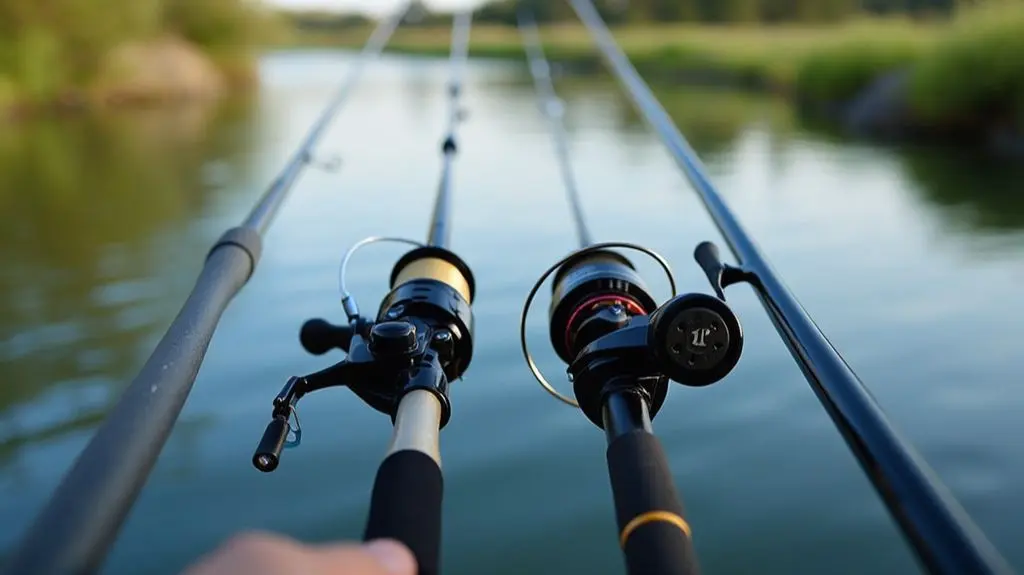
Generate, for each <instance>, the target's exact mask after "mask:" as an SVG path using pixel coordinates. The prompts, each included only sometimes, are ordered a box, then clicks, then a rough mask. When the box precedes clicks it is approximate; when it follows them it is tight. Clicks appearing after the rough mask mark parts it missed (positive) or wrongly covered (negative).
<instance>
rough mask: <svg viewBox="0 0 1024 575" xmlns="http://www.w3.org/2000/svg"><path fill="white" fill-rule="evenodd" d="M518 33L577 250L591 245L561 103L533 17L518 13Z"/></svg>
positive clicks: (591, 241)
mask: <svg viewBox="0 0 1024 575" xmlns="http://www.w3.org/2000/svg"><path fill="white" fill-rule="evenodd" d="M517 17H518V19H519V31H520V33H521V35H522V37H523V47H524V48H525V49H526V57H527V61H528V62H529V68H530V74H531V75H532V76H533V82H534V85H535V87H536V90H537V100H538V104H539V105H540V109H541V112H542V113H543V114H544V117H545V118H547V120H548V126H549V128H550V131H551V137H552V139H553V140H554V144H555V154H556V157H557V158H558V167H559V170H560V171H561V174H562V184H563V186H564V187H565V193H566V197H567V199H568V201H569V207H570V208H571V209H572V214H573V219H574V220H575V221H576V236H577V237H578V238H579V244H580V247H581V248H585V247H587V246H588V245H590V244H591V243H593V239H592V236H591V235H590V230H589V229H587V222H586V220H585V219H584V217H583V209H582V208H581V207H580V203H581V202H580V193H579V188H578V186H577V185H576V176H575V174H574V173H573V169H572V161H571V160H570V159H569V144H568V137H567V136H566V134H565V124H564V123H563V120H564V118H565V103H564V102H563V101H562V99H561V98H559V97H558V94H556V93H555V86H554V84H553V83H552V81H551V66H550V65H549V64H548V61H547V58H546V57H545V56H544V48H543V46H542V45H541V40H540V31H539V30H538V29H537V23H536V22H535V21H534V19H533V16H532V15H531V14H530V13H529V12H527V11H525V10H519V12H518V14H517Z"/></svg>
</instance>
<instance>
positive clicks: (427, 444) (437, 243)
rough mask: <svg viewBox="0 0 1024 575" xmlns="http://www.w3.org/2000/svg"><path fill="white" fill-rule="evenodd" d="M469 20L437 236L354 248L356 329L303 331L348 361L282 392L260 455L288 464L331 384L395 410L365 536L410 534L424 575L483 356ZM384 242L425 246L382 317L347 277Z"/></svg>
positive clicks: (435, 557)
mask: <svg viewBox="0 0 1024 575" xmlns="http://www.w3.org/2000/svg"><path fill="white" fill-rule="evenodd" d="M470 27H471V12H468V11H467V12H461V13H459V14H458V15H456V17H455V20H454V24H453V27H452V45H451V70H452V76H451V83H450V84H449V86H448V94H449V97H450V108H451V110H450V115H449V119H450V121H449V125H448V132H447V134H446V135H445V137H444V141H443V143H442V145H441V151H442V154H443V168H442V174H441V185H440V186H439V189H438V193H437V201H436V203H435V207H434V213H433V215H432V216H431V224H430V230H429V232H428V234H427V235H428V239H427V243H425V244H421V243H419V242H417V241H414V240H409V239H403V238H390V237H376V236H375V237H370V238H366V239H365V240H362V241H360V242H357V243H356V244H354V245H353V246H352V248H351V249H349V251H348V252H347V253H346V254H345V256H344V258H342V263H341V268H340V273H339V283H340V288H341V292H342V307H343V309H344V311H345V315H346V316H347V324H345V325H333V324H331V323H329V322H327V321H326V320H323V319H312V320H309V321H307V322H306V323H305V324H303V326H302V329H301V331H300V334H299V339H300V342H301V344H302V346H303V347H304V348H305V350H306V351H307V352H309V353H311V354H314V355H323V354H325V353H327V352H328V351H330V350H333V349H339V350H342V351H344V352H345V354H346V357H345V359H343V360H342V361H340V362H338V363H336V364H335V365H333V366H331V367H328V368H326V369H324V370H321V371H318V372H316V373H312V374H309V375H305V376H301V377H292V378H290V379H289V380H288V382H287V383H286V384H285V386H284V388H283V389H282V390H281V392H280V393H279V394H278V395H277V397H275V398H274V401H273V410H272V414H271V422H270V424H268V425H267V428H266V431H265V432H264V434H263V438H262V439H261V440H260V442H259V444H258V446H257V448H256V451H255V453H254V454H253V458H252V462H253V465H254V466H255V467H256V468H257V469H259V470H260V471H263V472H268V473H269V472H272V471H274V470H275V469H276V468H277V466H278V465H279V463H280V459H281V455H282V453H283V451H284V449H286V448H288V447H296V446H298V445H299V443H300V441H301V436H302V429H301V427H300V424H299V421H298V414H297V411H296V405H297V404H298V402H299V400H300V399H302V397H304V396H305V395H307V394H309V393H312V392H314V391H317V390H320V389H325V388H328V387H338V386H346V387H348V388H349V389H351V390H352V392H353V393H355V394H356V396H357V397H359V398H360V399H362V400H363V401H364V402H366V404H367V405H369V406H370V407H372V408H373V409H376V410H377V411H380V412H382V413H385V414H387V415H389V416H390V417H391V420H392V423H393V424H394V433H393V435H392V438H391V443H390V445H389V446H388V450H387V454H386V455H385V457H384V460H383V461H382V463H381V464H380V468H379V469H378V471H377V476H376V478H375V480H374V486H373V493H372V495H371V499H370V513H369V518H368V520H367V524H366V529H365V531H364V533H363V539H364V541H369V540H373V539H380V538H391V539H397V540H398V541H401V542H402V543H404V544H405V545H407V546H408V547H409V549H411V550H412V552H413V555H415V557H416V561H417V564H418V565H419V573H420V575H436V574H437V573H438V572H439V568H440V553H441V499H442V494H443V477H442V473H441V455H440V448H439V435H440V430H441V429H443V428H444V427H445V425H447V424H448V420H449V418H450V417H451V411H452V408H451V402H450V400H449V397H448V392H449V387H450V384H451V382H454V381H455V380H457V379H459V378H461V377H462V376H463V374H464V373H465V371H466V369H467V368H468V367H469V363H470V359H471V357H472V355H473V315H472V308H471V304H472V302H473V297H474V293H475V283H474V279H473V274H472V272H471V271H470V268H469V266H468V265H467V264H466V263H465V262H464V261H463V260H462V259H461V258H459V256H457V255H456V254H455V253H453V252H451V251H450V250H449V249H448V246H449V235H450V234H449V225H448V222H449V220H450V218H451V209H452V208H451V173H450V170H451V164H452V160H453V158H454V156H455V153H456V151H457V148H458V146H457V144H456V131H457V127H458V125H459V123H460V121H461V118H462V117H463V114H462V110H461V108H460V107H459V97H460V95H461V92H462V84H461V72H462V69H463V67H464V66H465V63H466V60H467V53H468V41H469V31H470ZM377 242H397V243H404V244H410V245H413V246H414V248H413V249H412V250H411V251H409V252H408V253H406V254H405V255H403V256H402V257H401V258H400V259H399V260H398V262H397V263H396V264H395V267H394V268H393V270H392V272H391V280H390V286H391V291H390V292H389V293H388V294H387V295H386V296H385V297H384V300H383V301H382V302H381V304H380V307H379V308H378V310H377V313H376V315H375V316H374V318H372V319H371V318H367V317H363V316H360V314H359V308H358V306H357V305H356V302H355V298H354V296H353V295H352V294H351V293H350V292H349V291H348V290H347V288H346V286H345V275H346V272H347V267H348V262H349V260H350V259H351V258H352V256H353V254H355V252H356V251H358V250H359V249H360V248H362V247H364V246H367V245H369V244H372V243H377ZM292 420H294V421H295V424H294V425H292Z"/></svg>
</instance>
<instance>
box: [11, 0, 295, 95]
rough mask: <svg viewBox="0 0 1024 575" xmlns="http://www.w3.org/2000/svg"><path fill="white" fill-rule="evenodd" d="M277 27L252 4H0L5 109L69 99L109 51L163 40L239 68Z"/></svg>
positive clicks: (168, 0) (185, 0)
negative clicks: (179, 41) (242, 57)
mask: <svg viewBox="0 0 1024 575" xmlns="http://www.w3.org/2000/svg"><path fill="white" fill-rule="evenodd" d="M274 23H275V19H274V18H273V17H272V16H271V14H270V13H269V12H267V11H266V10H265V9H263V8H262V7H261V6H260V5H258V4H253V3H252V2H249V1H247V0H131V1H128V2H125V1H122V0H45V1H43V0H0V106H2V105H3V104H4V103H5V101H6V102H7V103H11V102H14V101H17V100H21V101H28V102H48V101H53V100H55V99H59V98H62V97H63V98H68V97H69V96H68V94H69V93H71V92H74V91H75V90H76V89H82V88H85V87H87V86H88V84H89V82H90V81H91V80H93V78H94V77H95V75H96V74H97V73H98V71H99V70H100V68H101V67H102V65H103V61H104V58H105V57H106V55H107V54H109V53H110V51H111V50H113V49H115V48H116V47H118V46H121V45H123V44H125V43H128V42H133V41H146V40H148V39H152V38H156V37H159V36H161V35H166V34H173V35H177V36H180V37H182V38H184V39H186V40H188V41H189V42H191V43H193V44H194V45H197V46H199V47H201V48H202V49H204V50H205V51H207V52H212V53H213V55H214V57H215V61H217V62H218V63H220V62H221V60H220V59H219V58H218V57H219V56H221V55H223V56H224V59H223V62H224V63H230V64H232V65H235V64H237V63H238V61H239V57H238V55H239V54H240V53H245V52H247V51H249V50H251V49H252V48H254V47H255V46H256V44H257V43H258V42H260V41H261V40H263V39H264V38H266V37H267V35H268V34H270V33H271V32H272V30H273V29H274Z"/></svg>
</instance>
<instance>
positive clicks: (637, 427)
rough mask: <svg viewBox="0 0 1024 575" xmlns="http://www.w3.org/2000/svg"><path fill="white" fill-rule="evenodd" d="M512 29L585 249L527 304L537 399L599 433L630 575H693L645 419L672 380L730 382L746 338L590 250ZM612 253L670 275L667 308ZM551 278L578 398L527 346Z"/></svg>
mask: <svg viewBox="0 0 1024 575" xmlns="http://www.w3.org/2000/svg"><path fill="white" fill-rule="evenodd" d="M519 28H520V31H521V32H522V37H523V47H524V48H525V52H526V55H527V59H528V62H529V67H530V70H531V72H532V74H533V77H534V83H535V84H536V87H537V96H538V100H539V102H540V104H541V110H542V112H543V113H544V114H545V116H547V118H548V119H549V125H550V128H551V133H552V136H553V137H554V139H555V141H556V148H557V150H558V161H559V164H560V165H561V169H562V174H563V183H564V185H565V188H566V193H567V198H568V200H569V203H570V205H571V207H572V210H573V213H574V215H575V219H576V228H577V235H578V236H579V240H580V249H578V250H577V251H575V252H573V253H571V254H569V255H568V256H566V257H565V258H563V259H562V260H560V261H559V262H557V263H556V264H555V265H553V266H551V267H550V268H549V269H548V270H547V271H546V272H545V273H544V274H543V275H542V276H541V278H540V279H539V280H537V282H536V283H535V284H534V286H533V288H532V289H531V290H530V294H529V295H528V296H527V299H526V303H525V305H524V306H523V313H522V317H521V321H520V325H519V338H520V344H521V346H522V351H523V357H524V358H525V359H526V362H527V365H528V366H529V368H530V370H531V372H533V374H534V376H535V377H536V378H537V380H538V381H539V382H540V383H541V385H542V386H543V387H544V389H546V390H547V391H548V392H549V393H551V394H552V395H553V396H554V397H555V398H557V399H559V400H561V401H563V402H565V403H567V404H569V405H572V406H574V407H578V408H581V409H582V410H583V412H584V414H585V415H587V417H589V418H590V419H591V421H593V422H594V423H595V424H596V425H597V426H598V427H601V428H603V429H604V430H605V432H606V438H607V441H608V450H607V458H608V471H609V475H610V478H611V483H612V495H613V498H614V500H615V510H616V520H617V522H618V525H619V532H620V537H619V539H620V545H621V546H622V548H623V550H624V552H625V555H626V564H627V568H628V570H629V573H630V574H631V575H639V574H647V573H650V574H669V575H672V574H683V573H685V574H696V573H698V572H699V571H698V566H697V560H696V555H695V554H694V551H693V543H692V541H691V539H690V525H689V523H688V522H687V521H686V519H685V518H684V511H683V505H682V500H681V499H680V497H679V495H678V493H677V492H676V489H675V485H674V484H673V481H672V474H671V471H670V468H669V465H668V460H667V458H666V457H665V453H664V451H663V450H662V448H661V445H660V443H659V441H658V438H657V437H656V436H655V435H654V433H653V432H652V430H651V419H653V417H654V415H655V414H657V412H658V410H659V409H660V408H661V406H662V404H663V403H664V400H665V395H666V393H667V392H668V379H669V377H670V376H671V377H672V379H673V380H675V381H681V382H688V383H690V384H698V383H699V384H700V385H707V384H710V383H713V382H714V381H717V380H718V379H721V378H722V377H725V375H726V374H727V373H728V372H729V371H730V370H731V369H732V367H733V366H735V365H736V362H737V361H738V360H739V355H740V351H741V349H742V345H743V339H742V331H741V329H740V326H739V323H738V321H737V320H736V317H735V316H734V315H733V314H732V312H731V311H730V310H729V309H728V307H727V306H725V305H724V303H721V302H719V300H716V299H714V298H712V297H710V296H705V295H702V294H690V295H686V296H681V297H676V279H675V276H674V275H673V274H672V270H671V268H670V267H669V265H668V262H666V261H665V259H664V258H662V257H661V256H660V255H658V254H657V253H655V252H654V251H652V250H649V249H647V248H644V247H642V246H638V245H635V244H629V243H621V242H610V243H600V244H594V243H593V241H592V240H591V239H590V238H591V236H590V233H589V231H588V230H587V228H586V223H585V222H584V221H583V216H582V209H581V208H580V199H579V191H578V189H577V187H576V185H575V180H574V178H572V172H571V166H570V160H569V154H568V147H567V146H566V145H565V133H564V128H563V126H562V123H561V118H562V115H563V113H564V109H565V108H564V105H563V104H562V101H561V100H560V99H559V98H558V96H557V94H556V93H555V89H554V86H553V84H552V81H551V75H550V72H549V71H550V69H551V66H550V65H549V64H548V61H547V59H546V57H545V56H544V50H543V47H542V45H541V38H540V33H539V31H538V29H537V25H536V23H535V22H534V20H533V18H532V16H531V15H530V14H529V13H528V12H527V11H525V10H521V11H520V12H519ZM615 249H626V250H632V251H635V252H639V253H641V254H644V255H647V256H649V257H651V258H653V259H654V260H655V261H656V262H657V263H658V264H659V265H660V266H661V267H662V269H663V270H664V271H665V272H666V274H667V275H668V279H669V283H670V285H671V289H672V296H673V299H671V300H670V301H669V302H667V303H666V304H664V305H662V306H661V307H659V306H658V305H657V303H656V302H655V299H654V297H653V296H652V295H651V294H650V292H649V291H648V289H647V287H646V285H645V284H644V281H643V279H642V278H641V277H640V276H639V274H638V273H637V271H636V268H635V267H634V265H633V263H632V262H631V261H630V260H629V259H628V258H626V257H624V256H622V255H621V254H619V253H618V252H617V251H613V250H615ZM552 275H554V279H553V280H552V298H551V306H550V308H549V309H548V320H549V321H548V323H549V329H550V332H549V336H550V339H551V343H552V346H553V347H554V349H555V351H556V353H557V354H558V356H559V357H560V358H561V359H562V360H563V361H564V362H566V363H567V364H570V368H569V374H570V377H571V379H572V381H573V389H574V391H575V396H576V399H573V398H570V397H567V396H565V395H562V394H561V393H560V392H558V391H557V390H556V389H555V388H554V386H553V385H551V384H550V383H549V382H548V381H547V379H545V377H544V375H543V374H542V373H541V372H540V370H539V368H538V367H537V365H536V363H535V362H534V360H533V356H532V354H531V352H530V350H529V347H528V344H527V340H526V320H527V316H528V315H529V312H530V308H531V306H532V304H533V300H534V298H535V297H536V295H537V292H538V291H539V290H540V288H541V286H542V285H543V284H544V282H545V281H546V280H547V278H548V277H550V276H552ZM634 318H635V321H632V320H633V319H634ZM705 326H706V327H707V329H706V330H705V331H707V332H708V333H701V334H700V337H701V338H702V339H701V343H704V341H705V339H706V342H707V343H708V344H710V345H711V346H712V347H713V349H715V350H716V351H715V352H713V353H710V354H704V353H694V354H687V355H688V357H689V358H690V360H691V361H699V364H697V365H695V364H694V363H688V362H686V361H681V360H682V357H681V356H680V355H679V354H678V353H676V352H675V350H676V349H677V348H681V347H682V346H684V345H686V332H687V331H689V330H691V329H697V330H700V329H702V328H704V327H705ZM712 329H713V330H715V332H714V334H712V333H711V331H710V330H712ZM648 332H650V336H649V335H648ZM602 336H608V337H612V338H614V337H618V338H620V343H621V344H623V345H627V346H629V347H630V349H628V350H620V349H619V348H616V347H608V348H607V351H606V350H605V349H602V348H597V347H589V346H591V344H594V343H595V342H599V341H600V342H603V341H604V340H603V339H602ZM648 340H651V342H650V344H649V343H648ZM649 351H651V352H654V353H648V352H649ZM697 351H698V352H699V351H702V350H700V349H698V350H697ZM609 352H610V353H609Z"/></svg>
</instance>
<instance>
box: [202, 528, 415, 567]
mask: <svg viewBox="0 0 1024 575" xmlns="http://www.w3.org/2000/svg"><path fill="white" fill-rule="evenodd" d="M416 571H417V570H416V560H415V558H414V557H413V555H412V552H410V551H409V550H408V549H407V548H406V547H405V546H404V545H402V544H400V543H397V542H395V541H386V540H381V541H375V542H372V543H369V544H367V545H330V546H323V547H307V546H305V545H302V544H300V543H298V542H296V541H294V540H291V539H287V538H283V537H277V536H274V535H268V534H263V533H247V534H244V535H239V536H236V537H234V538H232V539H231V540H229V541H228V542H227V543H225V544H224V545H222V546H221V547H220V548H218V549H217V550H215V551H214V552H213V553H212V554H210V555H208V556H207V557H205V558H204V559H202V560H201V561H200V562H199V563H197V564H196V565H195V566H193V567H192V568H191V569H189V570H188V571H186V572H185V573H184V574H183V575H286V574H291V573H303V574H305V575H416Z"/></svg>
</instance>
